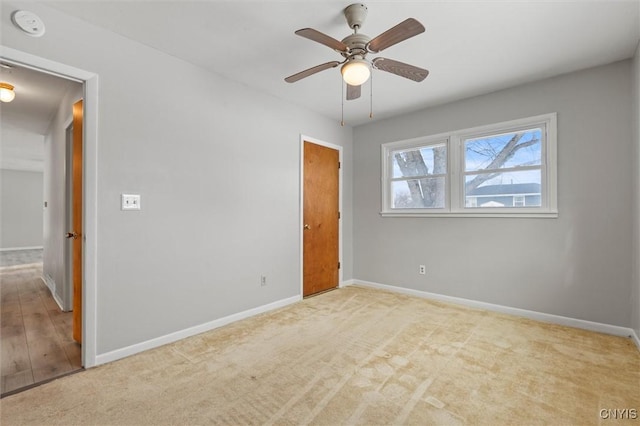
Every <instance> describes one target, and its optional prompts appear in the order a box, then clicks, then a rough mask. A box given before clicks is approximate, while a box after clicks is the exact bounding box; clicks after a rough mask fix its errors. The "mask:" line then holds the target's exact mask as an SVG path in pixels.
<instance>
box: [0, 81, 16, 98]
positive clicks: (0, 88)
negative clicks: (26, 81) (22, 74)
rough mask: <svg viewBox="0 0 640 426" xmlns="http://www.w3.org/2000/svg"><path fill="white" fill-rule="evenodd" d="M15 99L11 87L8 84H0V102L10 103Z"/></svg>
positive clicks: (14, 93)
mask: <svg viewBox="0 0 640 426" xmlns="http://www.w3.org/2000/svg"><path fill="white" fill-rule="evenodd" d="M15 97H16V92H14V91H13V86H12V85H11V84H9V83H0V101H1V102H11V101H12V100H13V99H14V98H15Z"/></svg>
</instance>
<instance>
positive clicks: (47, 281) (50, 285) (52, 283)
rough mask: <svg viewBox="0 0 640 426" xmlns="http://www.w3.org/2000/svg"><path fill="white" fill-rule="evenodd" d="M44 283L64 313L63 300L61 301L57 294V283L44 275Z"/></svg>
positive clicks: (49, 276) (47, 275)
mask: <svg viewBox="0 0 640 426" xmlns="http://www.w3.org/2000/svg"><path fill="white" fill-rule="evenodd" d="M42 281H44V284H45V285H46V286H47V287H48V288H49V293H51V296H53V300H55V301H56V303H57V304H58V307H59V308H60V310H61V311H63V312H64V308H63V307H62V300H60V298H59V297H58V295H57V294H56V282H55V281H54V280H53V278H52V277H51V275H49V274H44V275H43V276H42Z"/></svg>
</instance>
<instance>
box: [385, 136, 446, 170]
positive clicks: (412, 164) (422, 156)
mask: <svg viewBox="0 0 640 426" xmlns="http://www.w3.org/2000/svg"><path fill="white" fill-rule="evenodd" d="M391 157H392V167H393V172H392V177H393V178H401V177H411V176H427V175H433V174H436V175H438V174H445V173H447V148H446V146H445V145H444V144H442V145H430V146H425V147H421V148H415V149H407V150H402V151H392V152H391Z"/></svg>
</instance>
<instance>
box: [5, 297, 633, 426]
mask: <svg viewBox="0 0 640 426" xmlns="http://www.w3.org/2000/svg"><path fill="white" fill-rule="evenodd" d="M0 404H1V407H0V408H1V409H2V413H1V417H0V419H1V420H2V425H20V424H33V425H54V424H61V425H74V424H77V425H91V424H95V425H164V424H172V425H210V424H221V425H236V424H283V425H297V424H323V425H334V424H367V425H370V424H418V425H430V424H438V425H440V424H454V425H455V424H474V425H475V424H490V425H496V424H579V425H588V424H598V423H600V422H602V423H605V422H607V420H603V419H601V414H600V410H601V409H624V408H627V409H636V410H638V409H640V353H639V352H638V350H637V349H636V348H635V346H634V345H633V343H632V342H631V340H630V339H626V338H619V337H612V336H608V335H603V334H598V333H591V332H586V331H581V330H576V329H571V328H566V327H560V326H554V325H548V324H543V323H538V322H534V321H530V320H526V319H520V318H515V317H510V316H506V315H499V314H495V313H490V312H485V311H480V310H474V309H469V308H465V307H460V306H456V305H448V304H443V303H437V302H432V301H427V300H424V299H419V298H415V297H409V296H404V295H399V294H394V293H388V292H384V291H379V290H372V289H367V288H362V287H357V286H353V287H348V288H345V289H341V290H336V291H332V292H329V293H326V294H323V295H320V296H317V297H313V298H310V299H307V300H304V301H303V302H300V303H297V304H294V305H291V306H289V307H286V308H283V309H280V310H277V311H274V312H271V313H267V314H263V315H260V316H257V317H254V318H251V319H248V320H244V321H240V322H237V323H234V324H232V325H229V326H226V327H223V328H220V329H217V330H214V331H211V332H208V333H204V334H201V335H199V336H195V337H193V338H189V339H186V340H183V341H180V342H177V343H174V344H171V345H167V346H164V347H162V348H158V349H155V350H151V351H148V352H145V353H142V354H139V355H136V356H132V357H129V358H127V359H124V360H120V361H117V362H114V363H111V364H108V365H104V366H101V367H97V368H94V369H91V370H87V371H85V372H81V373H78V374H76V375H73V376H68V377H64V378H62V379H58V380H55V381H53V382H51V383H48V384H45V385H42V386H40V387H37V388H34V389H31V390H28V391H25V392H23V393H20V394H16V395H13V396H9V397H7V398H4V399H2V400H1V401H0ZM639 415H640V414H639ZM630 422H631V424H638V423H639V422H640V420H631V421H630ZM608 423H613V422H612V421H611V420H608ZM608 423H607V424H608Z"/></svg>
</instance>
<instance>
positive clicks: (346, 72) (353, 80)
mask: <svg viewBox="0 0 640 426" xmlns="http://www.w3.org/2000/svg"><path fill="white" fill-rule="evenodd" d="M340 71H341V72H342V79H343V80H344V82H345V83H347V84H349V85H351V86H360V85H361V84H362V83H364V82H365V81H367V80H368V79H369V76H370V75H371V68H370V67H369V63H368V62H367V61H365V60H364V59H357V58H356V59H352V60H350V61H349V62H347V63H346V64H344V65H343V66H342V68H341V70H340Z"/></svg>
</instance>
